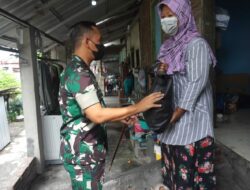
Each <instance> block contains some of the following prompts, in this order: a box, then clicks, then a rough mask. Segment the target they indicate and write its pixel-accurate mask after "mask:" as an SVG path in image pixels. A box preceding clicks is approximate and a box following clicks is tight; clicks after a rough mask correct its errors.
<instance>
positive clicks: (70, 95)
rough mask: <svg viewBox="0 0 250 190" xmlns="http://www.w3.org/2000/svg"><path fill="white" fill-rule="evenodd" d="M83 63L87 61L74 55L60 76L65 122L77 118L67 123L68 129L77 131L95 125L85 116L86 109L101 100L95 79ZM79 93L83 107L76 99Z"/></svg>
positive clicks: (61, 106) (61, 100)
mask: <svg viewBox="0 0 250 190" xmlns="http://www.w3.org/2000/svg"><path fill="white" fill-rule="evenodd" d="M83 64H85V63H83V61H82V60H81V59H80V58H79V57H78V56H73V58H72V61H71V63H70V64H68V65H67V67H66V68H65V70H64V71H63V72H62V74H61V76H60V89H59V103H60V111H61V114H62V118H63V122H64V123H67V122H69V121H71V120H72V119H74V118H77V119H75V120H74V121H72V122H70V123H69V124H68V125H67V129H71V130H74V131H75V132H77V131H79V130H81V131H82V130H84V131H86V130H90V129H92V128H93V127H94V126H95V124H94V123H92V122H90V121H89V120H87V118H86V117H85V114H84V109H86V108H88V107H90V106H92V105H94V104H96V103H99V102H100V101H99V98H98V95H97V89H96V87H95V85H94V81H93V79H92V80H91V77H90V74H91V73H89V71H88V70H87V69H85V67H84V65H83ZM79 94H81V96H82V99H83V105H82V106H83V107H82V108H81V107H80V106H79V104H78V103H77V101H76V96H77V95H79ZM86 126H87V127H86ZM84 128H85V129H84Z"/></svg>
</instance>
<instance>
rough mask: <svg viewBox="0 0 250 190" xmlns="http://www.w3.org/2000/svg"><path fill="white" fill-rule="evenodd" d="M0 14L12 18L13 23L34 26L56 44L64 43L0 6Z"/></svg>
mask: <svg viewBox="0 0 250 190" xmlns="http://www.w3.org/2000/svg"><path fill="white" fill-rule="evenodd" d="M0 15H2V16H4V17H6V18H8V19H10V20H12V21H13V22H15V23H18V24H20V25H22V26H25V27H27V26H28V27H32V28H34V29H35V30H38V31H40V32H41V33H42V34H43V35H44V36H45V37H47V38H49V39H51V40H53V41H55V42H57V43H58V44H61V45H64V43H63V42H61V41H59V40H58V39H56V38H54V37H52V36H51V35H49V34H47V33H45V32H44V31H42V30H40V29H38V28H37V27H35V26H33V25H31V24H30V23H28V22H26V21H24V20H22V19H20V18H18V17H16V16H14V15H12V14H10V13H9V12H7V11H5V10H3V9H1V8H0Z"/></svg>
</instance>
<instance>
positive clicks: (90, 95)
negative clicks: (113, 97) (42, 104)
mask: <svg viewBox="0 0 250 190" xmlns="http://www.w3.org/2000/svg"><path fill="white" fill-rule="evenodd" d="M100 40H101V34H100V31H99V30H98V28H97V27H96V25H95V24H94V23H91V22H80V23H78V24H76V25H74V26H73V27H72V32H71V41H72V43H73V47H74V55H73V56H72V61H71V63H70V64H68V65H67V67H66V68H65V70H64V71H63V73H62V74H61V77H60V90H59V103H60V111H61V114H62V117H63V123H64V124H63V126H62V127H61V131H60V133H61V147H60V155H61V158H62V160H63V162H64V167H65V169H66V171H67V172H68V173H69V175H70V178H71V182H72V188H73V189H74V190H100V189H102V182H103V175H104V168H105V157H106V150H107V135H106V130H105V128H104V126H103V125H102V123H105V122H107V121H122V122H124V123H128V122H130V120H129V117H130V116H132V115H134V114H137V113H139V112H143V111H146V110H147V109H150V108H152V107H158V106H160V105H157V104H155V102H157V101H158V100H160V99H161V98H162V94H161V93H154V94H151V95H149V96H147V97H146V98H144V99H143V100H141V101H140V102H139V103H137V104H135V105H133V106H129V107H126V108H105V107H104V101H103V99H102V93H101V90H100V88H99V86H98V84H97V82H96V79H95V76H94V75H93V73H92V72H91V71H90V69H89V65H90V63H91V62H92V61H93V60H99V59H101V58H102V57H103V50H104V46H103V45H102V44H101V43H100Z"/></svg>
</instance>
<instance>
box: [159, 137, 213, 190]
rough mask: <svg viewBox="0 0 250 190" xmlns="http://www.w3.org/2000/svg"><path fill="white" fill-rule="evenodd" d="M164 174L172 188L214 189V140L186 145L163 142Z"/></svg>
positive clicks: (172, 189)
mask: <svg viewBox="0 0 250 190" xmlns="http://www.w3.org/2000/svg"><path fill="white" fill-rule="evenodd" d="M161 148H162V175H163V179H164V185H166V186H167V187H168V188H169V189H171V190H187V189H188V190H214V189H215V185H216V177H215V173H214V140H213V138H211V137H207V138H204V139H202V140H200V141H198V142H195V143H192V144H189V145H186V146H172V145H166V144H162V146H161Z"/></svg>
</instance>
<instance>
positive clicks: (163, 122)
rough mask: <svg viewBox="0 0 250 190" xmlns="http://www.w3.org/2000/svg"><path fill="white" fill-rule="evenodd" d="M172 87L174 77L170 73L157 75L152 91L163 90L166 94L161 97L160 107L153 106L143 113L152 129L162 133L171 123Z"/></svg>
mask: <svg viewBox="0 0 250 190" xmlns="http://www.w3.org/2000/svg"><path fill="white" fill-rule="evenodd" d="M172 88H173V79H172V77H171V76H168V75H157V76H156V77H155V80H154V82H153V85H152V87H151V89H150V93H153V92H162V93H163V94H164V95H165V96H164V98H163V99H161V100H160V101H159V102H157V103H159V104H161V105H162V107H160V108H152V109H150V110H148V111H146V112H144V113H143V116H144V119H145V121H146V122H147V124H148V125H149V128H150V130H152V131H154V132H155V133H162V132H163V131H164V130H165V129H166V128H167V127H168V125H169V123H170V120H171V117H172V114H173V109H172V94H173V92H172Z"/></svg>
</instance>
